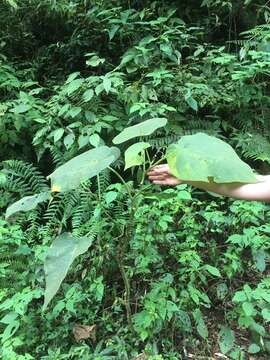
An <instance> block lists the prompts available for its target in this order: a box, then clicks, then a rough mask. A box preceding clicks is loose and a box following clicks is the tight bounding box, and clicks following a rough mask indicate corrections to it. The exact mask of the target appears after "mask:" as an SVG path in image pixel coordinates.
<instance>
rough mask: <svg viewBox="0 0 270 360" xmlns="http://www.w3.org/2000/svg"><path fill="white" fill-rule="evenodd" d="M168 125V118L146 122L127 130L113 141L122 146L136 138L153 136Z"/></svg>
mask: <svg viewBox="0 0 270 360" xmlns="http://www.w3.org/2000/svg"><path fill="white" fill-rule="evenodd" d="M166 124H167V119H166V118H153V119H150V120H146V121H144V122H142V123H140V124H137V125H134V126H130V127H127V128H125V129H124V130H123V131H122V132H121V133H120V134H118V135H117V136H116V137H115V138H114V139H113V143H114V144H121V143H123V142H125V141H127V140H130V139H133V138H135V137H139V136H147V135H151V134H152V133H153V132H154V131H155V130H157V129H159V128H161V127H163V126H165V125H166Z"/></svg>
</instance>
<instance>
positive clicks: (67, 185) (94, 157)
mask: <svg viewBox="0 0 270 360" xmlns="http://www.w3.org/2000/svg"><path fill="white" fill-rule="evenodd" d="M119 155H120V151H119V149H117V148H115V147H112V148H109V147H107V146H100V147H98V148H96V149H92V150H89V151H86V152H84V153H83V154H81V155H78V156H76V157H74V158H73V159H71V160H69V161H68V162H67V163H65V164H64V165H62V166H60V167H59V168H57V169H56V170H55V171H54V172H53V173H52V174H51V175H49V176H48V178H50V179H51V182H52V191H53V192H54V191H55V192H57V191H68V190H71V189H75V188H76V187H78V186H79V185H80V184H81V182H83V181H86V180H88V179H90V178H91V177H93V176H96V175H98V174H99V173H100V172H101V171H102V170H104V169H105V168H106V167H108V166H109V165H110V164H111V163H112V162H113V161H115V160H116V159H117V158H118V157H119Z"/></svg>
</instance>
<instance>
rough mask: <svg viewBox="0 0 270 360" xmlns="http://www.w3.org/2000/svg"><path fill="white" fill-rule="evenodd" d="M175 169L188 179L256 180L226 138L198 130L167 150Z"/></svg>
mask: <svg viewBox="0 0 270 360" xmlns="http://www.w3.org/2000/svg"><path fill="white" fill-rule="evenodd" d="M166 157H167V161H168V164H169V167H170V169H171V171H172V173H173V174H174V175H175V176H176V177H178V178H180V179H182V180H186V181H188V180H189V181H202V182H209V181H211V180H213V181H214V182H216V183H233V182H239V183H250V182H257V179H256V177H255V175H254V173H253V171H252V169H251V168H250V167H249V166H248V165H247V164H246V163H245V162H243V161H242V160H241V159H240V158H239V157H238V155H237V154H236V152H235V151H234V150H233V148H232V147H231V146H230V145H229V144H227V143H225V142H224V141H222V140H220V139H218V138H215V137H212V136H209V135H206V134H204V133H198V134H196V135H187V136H183V137H182V138H181V139H180V140H179V142H178V143H177V144H173V145H170V146H169V147H168V150H167V155H166Z"/></svg>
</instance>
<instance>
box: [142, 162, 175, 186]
mask: <svg viewBox="0 0 270 360" xmlns="http://www.w3.org/2000/svg"><path fill="white" fill-rule="evenodd" d="M147 176H148V178H149V180H150V181H152V182H153V184H157V185H168V186H176V185H179V184H181V183H182V181H181V180H180V179H177V178H176V177H175V176H173V175H172V173H171V171H170V169H169V166H168V164H162V165H157V166H155V167H153V168H152V169H151V170H149V172H148V173H147Z"/></svg>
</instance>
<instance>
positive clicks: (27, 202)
mask: <svg viewBox="0 0 270 360" xmlns="http://www.w3.org/2000/svg"><path fill="white" fill-rule="evenodd" d="M50 197H51V193H50V192H49V191H46V192H42V193H40V194H36V195H31V196H25V197H23V198H22V199H20V200H18V201H16V202H15V203H14V204H12V205H10V206H9V207H8V208H7V211H6V219H8V218H10V217H11V216H12V215H14V214H16V213H17V212H19V211H24V212H26V211H30V210H33V209H35V208H36V207H37V206H38V204H39V203H41V202H44V201H47V200H49V199H50Z"/></svg>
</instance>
